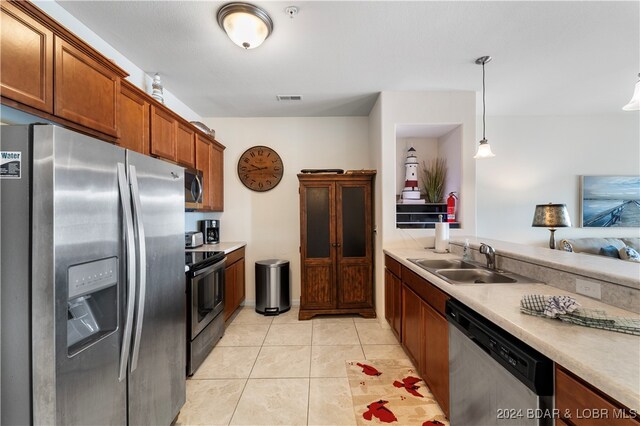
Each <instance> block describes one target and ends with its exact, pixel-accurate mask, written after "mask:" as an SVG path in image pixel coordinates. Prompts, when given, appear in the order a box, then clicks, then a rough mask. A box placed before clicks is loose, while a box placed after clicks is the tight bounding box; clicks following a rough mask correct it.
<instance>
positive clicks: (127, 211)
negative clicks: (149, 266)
mask: <svg viewBox="0 0 640 426" xmlns="http://www.w3.org/2000/svg"><path fill="white" fill-rule="evenodd" d="M125 170H126V169H125V167H124V164H122V163H118V187H119V189H120V202H121V204H122V222H123V225H124V230H125V241H126V244H127V248H126V250H127V262H126V268H127V279H126V290H127V315H126V317H125V319H124V332H123V334H122V346H121V348H120V371H119V374H118V380H119V381H123V380H124V379H125V378H126V377H127V363H128V361H129V348H130V346H131V330H132V328H133V309H134V307H135V303H134V301H135V297H136V251H135V236H134V230H133V219H132V215H131V193H130V191H129V183H128V181H127V174H126V171H125Z"/></svg>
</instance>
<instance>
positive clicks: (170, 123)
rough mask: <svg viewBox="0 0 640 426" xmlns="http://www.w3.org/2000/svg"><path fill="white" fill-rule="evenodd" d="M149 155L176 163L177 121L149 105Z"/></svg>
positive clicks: (167, 113)
mask: <svg viewBox="0 0 640 426" xmlns="http://www.w3.org/2000/svg"><path fill="white" fill-rule="evenodd" d="M150 114H151V144H150V152H151V155H155V156H156V157H160V158H164V159H166V160H169V161H173V162H175V161H176V145H177V143H176V138H177V129H178V120H176V118H175V117H174V116H173V115H172V114H170V113H169V112H167V111H165V110H164V109H162V108H161V107H157V106H155V105H151V113H150Z"/></svg>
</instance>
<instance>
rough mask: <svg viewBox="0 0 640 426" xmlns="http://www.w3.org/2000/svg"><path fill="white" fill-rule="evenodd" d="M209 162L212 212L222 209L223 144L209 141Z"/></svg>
mask: <svg viewBox="0 0 640 426" xmlns="http://www.w3.org/2000/svg"><path fill="white" fill-rule="evenodd" d="M209 162H210V176H209V197H210V198H209V199H210V200H211V203H210V204H211V205H210V207H211V210H212V211H214V212H221V211H223V210H224V146H222V145H220V144H219V143H217V142H213V143H211V149H210V150H209Z"/></svg>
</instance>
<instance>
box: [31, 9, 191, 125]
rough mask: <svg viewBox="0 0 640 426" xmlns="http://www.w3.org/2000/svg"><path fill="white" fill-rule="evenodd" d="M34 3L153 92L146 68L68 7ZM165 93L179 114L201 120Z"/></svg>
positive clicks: (145, 88)
mask: <svg viewBox="0 0 640 426" xmlns="http://www.w3.org/2000/svg"><path fill="white" fill-rule="evenodd" d="M33 3H34V4H35V5H36V6H38V7H39V8H40V9H42V11H43V12H45V13H46V14H47V15H49V16H51V17H52V18H53V19H55V20H56V21H58V22H59V23H60V24H62V25H63V26H65V27H66V28H67V29H68V30H69V31H71V32H72V33H74V34H75V35H77V36H78V37H80V38H81V39H82V40H84V41H85V42H86V43H88V44H89V45H90V46H91V47H93V48H94V49H96V50H97V51H98V52H100V53H102V54H103V55H104V56H106V57H107V58H109V59H111V60H112V61H114V62H115V63H116V64H117V65H118V66H119V67H120V68H122V69H123V70H125V71H127V72H128V73H129V77H127V80H129V81H130V82H131V83H133V84H135V85H136V86H138V87H139V88H141V89H142V90H144V91H145V92H147V93H151V81H152V78H151V77H150V76H148V75H147V74H146V73H145V70H142V69H141V68H139V67H138V66H137V65H135V64H134V63H133V62H131V61H130V60H129V59H128V58H127V57H125V56H124V55H122V54H121V53H120V52H118V51H117V50H116V49H114V48H113V47H112V46H111V45H110V44H109V43H107V42H106V41H104V40H103V39H102V38H100V37H99V36H98V35H97V34H96V33H94V32H93V31H92V30H91V29H89V27H87V26H86V25H84V24H83V23H82V22H81V21H79V20H78V19H77V18H76V17H75V16H73V15H71V14H70V13H69V12H67V10H66V9H64V8H63V7H62V6H60V5H59V4H58V3H56V2H55V1H53V0H35V1H34V2H33ZM150 48H156V46H150ZM146 71H147V72H159V73H160V76H161V77H162V70H146ZM163 95H164V101H165V105H167V107H169V108H171V109H172V110H173V111H175V112H176V113H177V114H179V115H180V116H182V117H183V118H185V119H186V120H189V121H194V120H196V121H199V120H200V116H199V115H198V114H197V113H196V112H195V111H193V110H192V109H191V108H189V107H188V106H187V105H185V104H184V103H182V102H181V101H180V100H179V99H178V98H176V97H175V96H174V95H173V94H172V93H171V92H170V91H168V90H167V89H164V90H163Z"/></svg>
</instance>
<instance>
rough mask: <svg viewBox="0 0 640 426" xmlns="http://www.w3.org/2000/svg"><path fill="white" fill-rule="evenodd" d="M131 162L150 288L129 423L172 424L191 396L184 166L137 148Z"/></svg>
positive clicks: (133, 375) (132, 378) (133, 373)
mask: <svg viewBox="0 0 640 426" xmlns="http://www.w3.org/2000/svg"><path fill="white" fill-rule="evenodd" d="M127 163H128V169H129V170H130V167H131V166H134V167H135V170H136V173H135V175H136V176H135V177H136V178H137V187H138V189H139V194H138V195H139V200H138V201H139V212H140V214H141V226H142V227H143V228H144V237H145V238H144V247H145V250H146V277H144V278H145V280H146V291H145V294H144V300H139V301H138V303H144V318H136V327H137V324H142V328H141V330H140V331H141V333H140V335H139V340H136V338H135V337H134V342H133V346H134V348H133V352H136V351H137V363H136V365H135V369H134V368H133V367H134V366H133V365H132V368H131V369H130V373H129V424H131V425H137V424H158V425H160V424H167V425H168V424H170V423H171V422H172V420H173V419H174V418H175V416H177V414H178V412H179V410H180V408H182V406H183V405H184V402H185V399H186V394H185V384H186V380H185V371H186V356H185V345H186V313H185V303H186V297H185V290H186V287H185V286H186V284H185V273H184V169H183V168H181V167H178V166H175V165H173V164H169V163H166V162H164V161H161V160H157V159H154V158H151V157H147V156H144V155H141V154H137V153H135V152H132V151H127ZM131 178H132V174H131V173H129V179H130V180H131ZM133 196H134V197H136V194H135V193H134V194H133ZM135 202H136V200H134V203H135ZM138 226H140V223H139V224H138ZM139 264H140V265H141V264H142V262H139ZM138 288H140V284H139V285H138ZM139 296H141V294H140V293H139ZM140 311H141V310H140V309H139V308H138V311H137V312H140ZM140 321H142V322H140ZM135 334H136V333H134V335H135ZM136 346H137V348H138V349H136Z"/></svg>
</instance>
